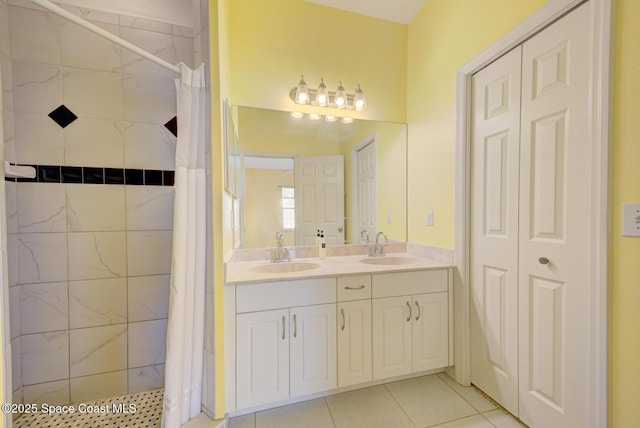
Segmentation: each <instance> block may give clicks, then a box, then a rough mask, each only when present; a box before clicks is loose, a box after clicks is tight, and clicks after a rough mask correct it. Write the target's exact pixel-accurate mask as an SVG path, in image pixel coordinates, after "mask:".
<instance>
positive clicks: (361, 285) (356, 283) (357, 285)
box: [337, 275, 371, 302]
mask: <svg viewBox="0 0 640 428" xmlns="http://www.w3.org/2000/svg"><path fill="white" fill-rule="evenodd" d="M337 294H338V301H339V302H347V301H351V300H362V299H370V298H371V275H350V276H340V277H338V293H337Z"/></svg>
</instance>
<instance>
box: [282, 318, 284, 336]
mask: <svg viewBox="0 0 640 428" xmlns="http://www.w3.org/2000/svg"><path fill="white" fill-rule="evenodd" d="M282 340H284V315H283V316H282Z"/></svg>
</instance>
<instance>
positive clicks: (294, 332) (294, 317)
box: [293, 314, 298, 337]
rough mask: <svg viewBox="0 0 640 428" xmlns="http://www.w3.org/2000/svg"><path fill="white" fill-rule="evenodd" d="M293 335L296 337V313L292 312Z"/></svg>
mask: <svg viewBox="0 0 640 428" xmlns="http://www.w3.org/2000/svg"><path fill="white" fill-rule="evenodd" d="M293 337H298V323H297V321H296V314H293Z"/></svg>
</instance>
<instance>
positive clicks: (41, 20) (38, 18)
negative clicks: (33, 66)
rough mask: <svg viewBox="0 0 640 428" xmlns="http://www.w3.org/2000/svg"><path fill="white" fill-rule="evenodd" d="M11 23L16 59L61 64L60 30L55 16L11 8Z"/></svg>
mask: <svg viewBox="0 0 640 428" xmlns="http://www.w3.org/2000/svg"><path fill="white" fill-rule="evenodd" d="M9 21H10V22H11V25H10V29H11V36H10V37H11V54H12V57H13V58H14V59H17V60H23V61H38V62H45V63H48V64H60V28H59V26H58V24H59V21H58V19H56V18H55V15H53V14H50V13H47V12H40V11H36V10H31V9H25V8H21V7H9Z"/></svg>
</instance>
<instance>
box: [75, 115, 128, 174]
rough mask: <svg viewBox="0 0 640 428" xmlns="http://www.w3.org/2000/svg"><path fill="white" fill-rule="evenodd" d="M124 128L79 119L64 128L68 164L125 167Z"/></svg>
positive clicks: (106, 122)
mask: <svg viewBox="0 0 640 428" xmlns="http://www.w3.org/2000/svg"><path fill="white" fill-rule="evenodd" d="M123 128H124V125H123V123H122V122H120V121H115V120H103V119H89V118H84V117H79V118H78V120H76V121H75V122H73V123H72V124H71V125H69V126H68V127H66V128H65V129H64V160H65V164H66V165H82V166H95V167H108V168H122V167H124V136H123V132H124V129H123Z"/></svg>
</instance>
